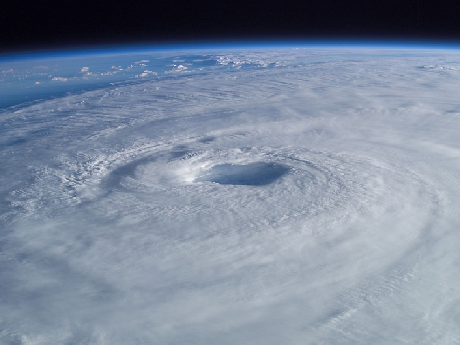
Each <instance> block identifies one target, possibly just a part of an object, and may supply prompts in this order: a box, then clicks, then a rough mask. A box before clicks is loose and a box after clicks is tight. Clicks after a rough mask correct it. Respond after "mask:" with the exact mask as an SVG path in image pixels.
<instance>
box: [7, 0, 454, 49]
mask: <svg viewBox="0 0 460 345" xmlns="http://www.w3.org/2000/svg"><path fill="white" fill-rule="evenodd" d="M2 11H3V15H2V20H1V21H0V44H1V47H0V51H3V52H5V51H15V50H27V49H46V48H54V49H56V48H68V47H75V46H88V45H92V46H100V45H105V44H128V43H166V42H184V41H197V40H213V41H222V40H258V39H264V40H265V39H276V40H283V39H305V40H308V39H333V40H341V39H344V40H373V39H378V40H431V41H436V40H440V41H441V40H443V41H451V42H459V43H460V1H458V0H450V1H448V0H439V1H434V0H433V1H423V0H385V1H381V0H365V1H364V0H342V1H339V0H315V1H311V0H310V1H309V0H305V1H300V0H283V1H280V0H275V1H270V0H263V1H262V0H247V1H231V0H227V1H222V0H215V1H210V0H200V1H193V0H191V1H172V0H152V1H145V0H139V1H135V0H131V1H125V0H122V1H114V0H112V1H107V0H94V1H92V2H90V1H74V0H67V1H62V2H58V1H55V0H40V1H34V2H32V1H22V2H21V1H7V3H6V4H2Z"/></svg>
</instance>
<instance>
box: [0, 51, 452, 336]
mask: <svg viewBox="0 0 460 345" xmlns="http://www.w3.org/2000/svg"><path fill="white" fill-rule="evenodd" d="M254 56H255V57H258V58H259V60H263V61H268V63H267V64H265V65H260V66H256V67H257V68H253V69H239V68H234V69H231V70H222V71H219V72H218V73H201V74H183V75H182V74H181V75H177V76H174V77H173V78H166V79H155V80H149V81H146V82H142V83H136V84H133V85H124V86H123V85H121V86H112V87H106V88H104V89H102V90H95V91H89V92H86V93H83V94H78V95H68V96H65V97H61V98H57V99H50V100H47V101H43V102H38V103H36V104H34V105H30V106H27V107H23V108H21V109H17V108H16V109H10V110H6V111H4V112H3V113H2V114H1V117H0V128H1V131H2V135H1V136H0V145H1V146H0V148H1V151H0V167H1V176H0V188H1V189H0V196H1V199H0V201H1V203H0V210H1V212H0V214H1V216H0V217H1V218H0V225H1V229H2V230H1V233H0V236H1V238H0V249H1V251H0V271H1V272H2V273H1V275H0V291H1V297H0V325H1V327H0V340H1V342H2V343H6V344H9V343H11V344H18V343H23V344H58V343H63V344H64V343H65V344H78V343H97V344H264V345H265V344H311V343H327V344H334V343H340V344H344V343H348V344H379V343H389V344H396V343H411V344H435V343H439V344H452V343H455V342H460V328H459V327H458V325H459V324H460V284H459V279H460V278H459V277H460V254H459V253H460V252H459V250H458V248H459V247H460V233H459V232H458V224H460V214H459V213H458V205H459V204H460V185H459V178H460V160H459V157H460V141H459V140H458V137H459V133H460V104H459V102H458V82H459V78H460V64H459V63H458V62H457V61H459V60H458V58H459V55H457V54H455V52H453V51H448V50H446V51H422V50H419V51H417V50H407V51H404V50H396V51H390V50H383V49H382V50H364V49H363V50H358V49H345V48H343V49H337V50H332V49H329V50H325V51H322V52H321V51H315V50H309V49H300V50H295V49H293V50H287V49H285V50H281V51H276V50H259V51H252V52H249V51H248V52H245V51H241V52H238V53H229V52H227V53H223V54H220V55H219V58H218V60H219V59H220V60H219V61H221V62H222V61H224V62H226V63H234V64H235V66H237V64H236V63H238V62H241V61H245V60H244V59H245V57H246V59H247V60H248V59H254ZM313 57H314V60H315V61H316V62H315V63H312V62H311V61H312V59H313ZM248 61H249V60H248ZM273 174H274V175H273ZM222 176H224V177H222ZM267 176H269V177H270V178H269V179H268V180H267V181H265V182H267V183H257V178H260V179H262V180H263V179H264V178H267ZM222 181H224V182H222ZM241 181H243V182H245V181H246V182H247V181H250V183H241Z"/></svg>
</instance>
